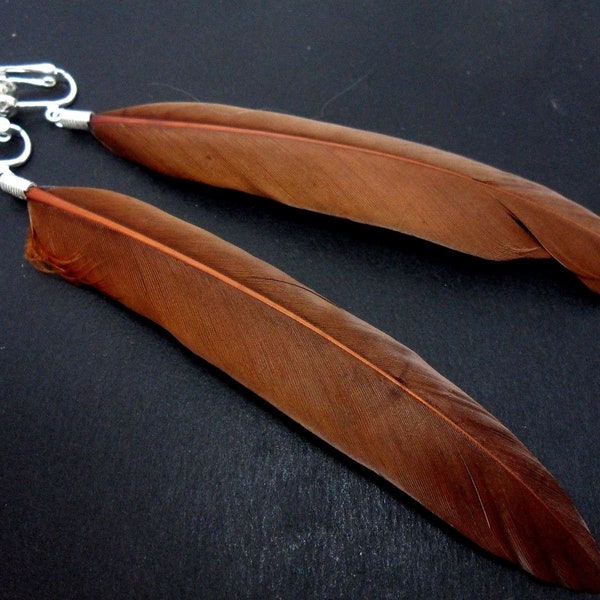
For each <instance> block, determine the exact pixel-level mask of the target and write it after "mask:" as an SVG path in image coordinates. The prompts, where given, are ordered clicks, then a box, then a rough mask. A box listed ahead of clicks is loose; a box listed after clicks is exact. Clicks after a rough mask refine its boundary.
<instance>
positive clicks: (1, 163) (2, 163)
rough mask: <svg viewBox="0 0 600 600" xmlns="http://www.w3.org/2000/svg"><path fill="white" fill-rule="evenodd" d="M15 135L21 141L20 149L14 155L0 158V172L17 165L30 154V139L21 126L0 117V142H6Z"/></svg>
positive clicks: (22, 162) (25, 160)
mask: <svg viewBox="0 0 600 600" xmlns="http://www.w3.org/2000/svg"><path fill="white" fill-rule="evenodd" d="M15 137H17V138H19V140H20V142H21V146H22V148H21V151H20V152H19V153H18V154H17V155H16V156H11V157H9V158H0V172H3V171H6V170H8V169H10V167H18V166H20V165H22V164H24V163H25V162H27V159H28V158H29V157H30V156H31V139H30V138H29V136H28V135H27V132H25V131H24V130H23V129H22V128H21V127H19V126H18V125H15V124H14V123H11V122H10V121H9V120H8V119H7V118H5V117H0V144H6V143H8V142H10V140H12V139H14V138H15Z"/></svg>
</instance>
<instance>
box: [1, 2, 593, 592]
mask: <svg viewBox="0 0 600 600" xmlns="http://www.w3.org/2000/svg"><path fill="white" fill-rule="evenodd" d="M445 4H446V3H437V2H366V1H365V2H339V3H335V2H330V1H320V2H294V3H291V2H289V3H285V2H284V3H281V2H273V1H265V2H256V3H250V2H248V3H239V2H212V3H199V2H192V1H189V0H188V1H184V0H181V1H172V2H168V3H167V2H165V3H148V2H141V1H138V2H108V1H105V2H95V1H94V2H92V1H83V2H69V1H53V2H35V3H25V2H16V1H13V0H6V2H3V3H2V7H1V8H0V10H1V12H0V40H1V43H2V46H1V48H2V51H1V61H0V62H2V63H20V62H34V61H52V62H55V63H56V64H59V65H61V66H63V67H65V68H66V69H68V70H69V71H70V72H72V73H73V74H74V76H75V77H76V79H77V81H78V82H79V85H80V96H79V100H78V102H77V107H79V108H92V109H96V110H102V109H108V108H111V107H119V106H126V105H131V104H139V103H145V102H153V101H161V100H188V99H189V98H190V97H193V98H198V99H201V100H203V101H212V102H224V103H229V104H237V105H242V106H248V107H253V108H268V109H274V110H279V111H282V112H289V113H293V114H297V115H301V116H307V117H316V118H320V119H323V120H327V121H332V122H336V123H341V124H347V125H351V126H355V127H359V128H364V129H371V130H376V131H380V132H384V133H388V134H392V135H397V136H399V137H404V138H409V139H413V140H416V141H420V142H424V143H428V144H431V145H434V146H437V147H441V148H444V149H448V150H451V151H455V152H458V153H460V154H464V155H467V156H470V157H473V158H476V159H479V160H482V161H484V162H487V163H490V164H493V165H495V166H498V167H501V168H504V169H506V170H509V171H512V172H516V173H519V174H521V175H523V176H526V177H528V178H531V179H534V180H537V181H539V182H541V183H544V184H546V185H548V186H549V187H552V188H554V189H556V190H558V191H560V192H561V193H563V194H565V195H566V196H568V197H570V198H572V199H573V200H576V201H578V202H580V203H581V204H583V205H585V206H587V207H589V208H590V209H592V210H594V211H595V212H600V194H599V191H600V168H599V166H600V160H599V159H600V152H599V148H600V100H599V98H600V83H599V81H600V79H599V77H598V75H599V72H600V51H599V47H600V46H599V44H598V30H599V28H600V4H599V3H597V2H594V1H590V2H580V1H570V2H560V1H543V0H535V1H534V0H530V1H528V2H510V3H509V2H491V1H484V2H458V3H452V6H453V8H440V6H443V5H445ZM244 5H245V7H244ZM21 123H23V124H25V125H26V127H27V129H28V131H29V133H30V134H31V136H32V138H33V140H34V145H35V156H34V158H33V159H32V160H31V162H30V163H29V164H28V166H27V167H26V168H23V169H21V171H20V173H21V174H22V175H24V176H26V177H29V178H31V179H34V180H35V181H36V182H38V183H40V184H61V185H66V184H72V185H83V186H89V187H92V186H96V187H104V188H108V189H113V190H115V191H120V192H123V193H128V194H131V195H134V196H137V197H139V198H142V199H145V200H146V201H148V202H151V203H153V204H156V205H157V206H159V207H161V208H163V209H165V210H167V211H168V212H171V213H174V214H176V215H179V216H181V217H183V218H185V219H187V220H188V221H191V222H193V223H197V224H199V225H201V226H203V227H205V228H207V229H209V230H210V231H212V232H214V233H217V234H219V235H221V236H222V237H224V238H225V239H227V240H229V241H231V242H233V243H235V244H237V245H239V246H241V247H243V248H245V249H247V250H249V251H250V252H252V253H254V254H256V255H258V256H260V257H261V258H264V259H266V260H267V261H269V262H271V263H273V264H275V265H277V266H278V267H280V268H281V269H283V270H284V271H287V272H288V273H290V274H291V275H293V276H294V277H296V278H297V279H299V280H300V281H302V282H304V283H306V284H308V285H309V286H311V287H313V288H315V289H316V290H317V291H319V292H320V293H321V294H323V295H324V296H326V297H328V298H330V299H331V300H333V301H334V302H336V303H337V304H339V305H341V306H342V307H344V308H346V309H348V310H350V311H351V312H353V313H355V314H357V315H359V316H360V317H362V318H364V319H366V320H367V321H369V322H371V323H372V324H374V325H376V326H378V327H379V328H381V329H383V330H384V331H386V332H387V333H389V334H391V335H392V336H393V337H395V338H397V339H398V340H400V341H401V342H403V343H405V344H406V345H408V346H409V347H411V348H413V349H414V350H416V351H417V352H419V353H420V354H421V355H422V356H423V357H424V358H425V359H426V360H428V361H429V362H430V363H431V364H432V365H433V366H435V367H436V368H437V369H438V370H440V371H441V372H442V373H444V374H445V375H446V376H447V377H448V378H450V379H451V380H453V381H454V382H455V383H457V384H458V385H460V386H461V387H462V388H463V389H465V390H466V391H467V392H469V393H470V394H471V395H472V396H474V397H475V398H476V399H478V400H479V401H480V402H481V403H482V404H483V405H484V406H486V407H487V408H488V409H490V410H491V411H492V412H493V413H494V414H495V415H496V416H498V417H499V418H500V420H502V421H503V422H504V423H505V424H507V425H508V426H509V427H510V428H511V429H512V430H513V431H514V432H515V433H516V434H517V435H518V436H519V437H520V438H521V439H522V440H523V441H524V442H525V443H526V444H527V445H528V446H529V447H530V448H531V449H532V450H533V452H534V453H535V454H536V455H537V456H538V457H539V458H540V459H541V461H542V462H543V463H544V464H545V465H546V466H547V467H548V468H549V470H550V471H551V472H552V473H553V474H554V475H555V476H556V477H557V479H558V480H559V481H560V482H561V484H562V485H563V486H564V487H565V489H566V490H567V492H568V493H569V494H570V496H571V497H572V498H573V500H574V502H575V504H576V505H577V506H578V508H579V509H580V511H581V513H582V514H583V515H584V517H585V519H586V521H587V522H588V524H589V526H590V529H591V530H592V532H593V533H594V534H595V536H596V537H600V485H599V483H598V480H599V478H600V463H599V460H598V459H599V456H600V435H599V433H598V431H599V428H600V408H599V407H600V402H599V398H598V392H599V391H600V368H599V367H600V358H599V351H598V350H599V335H600V300H599V298H598V297H596V296H593V295H592V294H591V293H589V292H588V291H587V290H586V289H584V288H583V287H582V286H581V285H580V284H579V283H578V282H577V281H576V280H575V278H574V277H572V276H570V275H569V274H568V273H565V272H564V271H563V270H562V269H561V268H560V267H558V266H555V265H552V264H550V263H545V262H520V263H511V264H491V263H487V262H484V261H480V260H476V259H472V258H469V257H465V256H462V255H458V254H456V253H453V252H450V251H447V250H444V249H441V248H437V247H435V246H433V245H430V244H427V243H425V242H420V241H416V240H413V239H410V238H407V237H405V236H402V235H400V234H393V233H388V232H382V231H378V230H375V229H372V228H368V227H362V226H358V225H354V224H350V223H345V222H342V221H339V220H335V219H330V218H325V217H320V216H316V215H311V214H305V213H301V212H298V211H295V210H291V209H287V208H284V207H281V206H278V205H276V204H275V203H271V202H268V201H265V200H262V199H260V198H254V197H248V196H244V195H241V194H235V193H231V192H228V191H223V190H213V189H209V188H206V187H203V186H199V185H194V184H189V183H182V182H174V181H170V180H167V179H166V178H162V177H160V176H157V175H154V174H151V173H148V172H146V171H144V170H143V169H141V168H139V167H135V166H132V165H130V164H127V163H125V162H124V161H121V160H119V159H117V158H115V157H113V156H111V155H110V154H109V153H107V152H106V151H104V150H103V149H102V148H101V147H100V146H99V145H97V144H96V142H94V141H93V140H92V139H91V137H90V136H87V135H86V134H84V133H74V132H65V131H59V130H55V129H52V128H50V126H49V125H47V124H45V123H44V122H43V121H42V119H41V116H39V115H38V116H29V117H23V118H22V119H21ZM26 225H27V214H26V208H25V206H24V205H22V204H20V203H19V202H18V201H16V200H12V199H9V198H8V197H3V198H2V202H1V203H0V256H1V259H0V383H1V388H0V389H1V396H2V402H1V403H0V457H1V467H0V520H1V530H0V597H2V598H11V599H12V598H121V597H135V598H489V599H499V600H500V599H502V600H508V599H512V598H535V599H538V598H539V599H541V598H544V599H546V598H551V599H557V598H570V597H578V598H585V597H586V596H585V595H577V596H575V594H573V593H571V592H568V591H564V590H560V589H556V588H551V587H548V586H545V585H543V584H540V583H538V582H537V581H535V580H533V579H532V578H531V577H529V576H528V575H526V574H524V573H522V572H521V571H518V570H516V569H513V568H512V567H509V566H506V565H504V564H502V563H499V562H498V561H496V560H494V559H492V558H490V557H489V556H488V555H486V554H484V553H483V552H480V551H479V550H477V549H476V548H474V547H472V546H471V545H470V544H468V543H466V542H464V541H463V540H462V539H460V538H459V537H458V536H456V535H455V534H454V533H452V532H451V531H449V530H448V529H447V528H445V527H443V526H441V525H440V524H439V523H438V522H437V521H436V520H434V519H432V518H431V517H429V516H428V515H426V514H425V513H424V512H423V511H422V510H420V509H419V508H418V507H417V506H415V505H414V503H412V502H411V501H409V500H407V499H406V498H405V497H404V496H403V495H402V494H401V493H399V492H396V491H394V490H393V489H392V488H391V487H389V486H388V485H386V484H384V483H382V482H381V481H380V480H378V479H377V478H376V477H374V476H371V475H370V474H369V473H367V472H366V471H364V470H363V469H361V468H358V467H356V466H355V465H354V464H352V463H351V462H350V461H348V460H346V459H345V458H343V457H342V456H340V455H339V454H338V453H336V452H334V451H332V450H330V449H328V448H327V447H326V446H325V445H324V444H322V443H320V442H318V441H316V440H315V439H314V438H313V437H312V436H311V435H309V434H307V433H305V432H303V431H302V430H301V429H300V428H299V427H297V426H296V425H294V424H293V423H291V422H290V421H289V420H287V419H285V418H283V417H281V416H280V415H279V414H278V413H277V412H275V411H274V410H272V409H270V408H268V407H267V406H266V405H265V403H264V402H262V401H261V400H260V399H259V398H256V397H255V396H253V395H252V394H251V393H249V392H247V391H246V390H244V389H243V388H241V387H239V386H238V385H237V384H235V383H233V382H232V381H231V380H230V379H229V378H228V377H227V376H225V375H223V374H221V373H219V372H217V371H216V370H215V369H214V368H212V367H210V366H209V365H207V364H205V363H204V362H203V361H201V360H199V359H197V358H195V357H194V356H192V355H191V354H190V353H189V352H187V351H186V350H185V349H182V348H181V347H180V346H179V345H178V344H177V343H176V342H174V341H173V340H172V339H171V338H170V337H169V336H168V335H166V334H165V333H163V332H162V331H160V330H159V329H158V328H156V327H154V326H152V325H151V324H149V323H147V322H145V321H144V320H142V319H140V318H138V317H137V316H135V315H134V314H131V313H130V312H128V311H126V310H124V309H123V308H121V307H120V306H118V305H117V304H115V303H113V302H111V301H108V300H106V299H105V298H103V297H101V296H100V295H98V294H95V293H93V292H90V291H89V290H86V289H82V288H77V287H74V286H71V285H69V284H68V283H65V282H63V281H60V280H59V279H57V278H53V277H48V276H45V275H43V274H40V273H38V272H36V271H34V270H33V269H32V268H31V267H30V266H29V265H28V264H27V263H26V262H25V261H24V259H23V258H22V249H23V240H24V234H25V230H26Z"/></svg>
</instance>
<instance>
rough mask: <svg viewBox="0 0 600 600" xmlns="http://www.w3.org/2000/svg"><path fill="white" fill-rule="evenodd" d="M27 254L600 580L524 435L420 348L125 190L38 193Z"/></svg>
mask: <svg viewBox="0 0 600 600" xmlns="http://www.w3.org/2000/svg"><path fill="white" fill-rule="evenodd" d="M27 199H28V201H29V214H30V230H29V241H28V247H27V256H28V258H29V259H30V260H31V261H32V262H33V264H34V265H36V266H37V267H39V268H41V269H43V270H46V271H52V272H56V273H58V274H60V275H61V276H62V277H64V278H66V279H68V280H71V281H74V282H77V283H81V284H87V285H90V286H92V287H94V288H96V289H98V290H100V291H101V292H103V293H105V294H107V295H108V296H110V297H112V298H115V299H117V300H118V301H119V302H121V303H123V304H124V305H125V306H127V307H129V308H130V309H133V310H134V311H136V312H138V313H140V314H142V315H144V316H145V317H148V318H149V319H151V320H153V321H155V322H156V323H158V324H160V325H161V326H162V327H164V328H165V329H166V330H168V331H169V332H170V333H171V334H173V335H174V336H175V337H176V338H178V339H179V340H180V341H181V342H182V343H183V344H184V345H185V346H187V347H188V348H189V349H190V350H192V351H193V352H194V353H196V354H198V355H199V356H201V357H203V358H204V359H206V360H207V361H209V362H211V363H212V364H214V365H216V366H217V367H219V368H220V369H222V370H223V371H225V372H226V373H228V374H229V375H230V376H231V377H233V378H234V379H236V380H238V381H239V382H241V383H242V384H244V385H245V386H246V387H248V388H249V389H251V390H253V391H254V392H256V393H257V394H259V395H260V396H262V397H263V398H265V399H266V400H267V401H269V402H270V403H272V404H273V405H274V406H275V407H277V408H278V409H279V410H280V411H282V412H283V413H285V414H286V415H288V416H289V417H291V418H292V419H294V420H296V421H297V422H299V423H300V424H302V425H303V426H304V427H306V428H307V429H308V430H310V431H311V432H313V433H314V434H316V435H317V436H319V437H321V438H322V439H324V440H326V441H327V442H328V443H330V444H331V445H332V446H334V447H335V448H337V449H339V450H341V451H342V452H344V453H345V454H347V455H348V456H349V457H351V458H352V459H354V460H355V461H357V462H359V463H361V464H363V465H365V466H367V467H368V468H370V469H372V470H373V471H375V472H376V473H378V474H380V475H381V476H382V477H384V478H385V479H387V480H389V481H390V482H392V483H393V484H394V485H396V486H397V487H399V488H400V489H401V490H403V491H404V492H406V493H407V494H409V495H410V496H412V497H413V498H415V499H416V500H417V501H418V502H420V503H421V504H422V505H423V506H425V507H426V508H427V509H428V510H430V511H431V512H432V513H434V514H436V515H438V516H439V517H440V518H442V519H443V520H445V521H446V522H448V523H449V524H450V525H452V526H453V527H454V528H456V529H457V530H458V531H460V532H461V533H462V534H463V535H465V536H466V537H468V538H470V539H471V540H473V541H474V542H475V543H477V544H479V545H480V546H482V547H483V548H485V549H486V550H488V551H490V552H492V553H494V554H496V555H497V556H500V557H502V558H503V559H506V560H508V561H510V562H512V563H516V564H518V565H520V566H521V567H523V568H524V569H525V570H527V571H528V572H530V573H532V574H533V575H534V576H536V577H538V578H540V579H542V580H545V581H548V582H552V583H555V584H562V585H565V586H567V587H571V588H574V589H578V590H591V591H600V553H599V550H598V547H597V546H596V543H595V541H594V540H593V538H592V535H591V534H590V532H589V530H588V528H587V527H586V525H585V523H584V522H583V520H582V518H581V516H580V515H579V513H578V512H577V510H576V509H575V507H574V506H573V504H572V503H571V501H570V500H569V499H568V497H567V496H566V495H565V493H564V492H563V491H562V489H561V488H560V486H559V485H558V483H557V482H556V481H555V480H554V479H553V478H552V476H551V475H550V474H549V473H548V472H547V471H546V470H545V469H544V467H543V466H542V465H541V464H540V463H539V462H538V461H537V460H536V459H535V458H534V457H533V455H532V454H531V453H530V452H529V451H528V450H527V449H526V448H525V447H524V446H523V444H522V443H521V442H519V441H518V440H517V438H516V437H515V436H514V435H513V434H512V433H510V432H509V431H508V430H507V429H506V428H505V427H504V426H503V425H501V424H500V423H499V422H498V421H497V420H496V419H495V418H494V417H493V416H492V415H491V414H489V413H488V412H487V411H486V410H485V409H483V408H482V407H481V406H480V405H479V404H477V403H476V402H475V401H474V400H472V399H471V398H470V397H468V396H467V395H466V394H465V393H464V392H462V391H461V390H459V389H458V388H457V387H456V386H454V385H453V384H452V383H450V382H449V381H448V380H446V379H445V378H444V377H442V376H441V375H440V374H438V373H437V372H436V371H434V370H433V369H432V368H431V367H430V366H428V365H427V364H426V363H425V362H424V361H423V360H422V359H421V358H419V357H418V356H417V355H416V354H414V353H413V352H412V351H410V350H409V349H408V348H406V347H404V346H403V345H401V344H399V343H398V342H396V341H394V340H393V339H391V338H390V337H389V336H387V335H386V334H384V333H382V332H381V331H379V330H377V329H375V328H374V327H372V326H370V325H368V324H367V323H365V322H363V321H361V320H359V319H358V318H356V317H354V316H352V315H350V314H348V313H347V312H345V311H343V310H342V309H340V308H338V307H336V306H334V305H332V304H331V303H330V302H328V301H327V300H325V299H324V298H322V297H321V296H319V295H318V294H316V293H315V292H313V291H311V290H310V289H307V288H306V287H304V286H303V285H301V284H300V283H298V282H297V281H295V280H293V279H292V278H290V277H289V276H287V275H285V274H284V273H282V272H280V271H279V270H277V269H276V268H274V267H272V266H270V265H268V264H266V263H264V262H262V261H260V260H258V259H257V258H254V257H252V256H250V255H248V254H247V253H245V252H244V251H242V250H241V249H239V248H236V247H234V246H232V245H230V244H228V243H226V242H224V241H223V240H221V239H219V238H217V237H215V236H213V235H211V234H210V233H207V232H206V231H203V230H201V229H199V228H197V227H194V226H192V225H190V224H188V223H185V222H183V221H180V220H178V219H176V218H174V217H171V216H169V215H166V214H165V213H163V212H161V211H159V210H158V209H156V208H153V207H150V206H149V205H147V204H145V203H142V202H140V201H137V200H134V199H132V198H129V197H126V196H122V195H119V194H116V193H113V192H108V191H103V190H93V189H83V188H55V189H51V190H43V189H41V188H37V187H32V188H31V189H30V190H29V191H28V192H27Z"/></svg>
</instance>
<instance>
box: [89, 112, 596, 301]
mask: <svg viewBox="0 0 600 600" xmlns="http://www.w3.org/2000/svg"><path fill="white" fill-rule="evenodd" d="M90 129H91V131H92V132H93V134H94V135H95V136H96V137H97V138H98V139H99V140H100V141H101V142H102V143H103V144H105V145H106V146H107V147H108V148H110V149H111V150H112V151H114V152H115V153H117V154H119V155H122V156H124V157H126V158H128V159H131V160H134V161H137V162H139V163H142V164H144V165H146V166H148V167H150V168H153V169H155V170H157V171H160V172H162V173H166V174H168V175H172V176H175V177H183V178H187V179H192V180H196V181H201V182H204V183H207V184H210V185H214V186H220V187H228V188H234V189H237V190H242V191H245V192H249V193H252V194H257V195H262V196H266V197H268V198H272V199H275V200H278V201H280V202H283V203H285V204H289V205H292V206H295V207H299V208H304V209H309V210H313V211H318V212H322V213H326V214H330V215H335V216H338V217H345V218H348V219H352V220H354V221H359V222H363V223H369V224H371V225H377V226H381V227H387V228H390V229H394V230H397V231H402V232H405V233H408V234H411V235H414V236H417V237H421V238H424V239H427V240H430V241H433V242H436V243H439V244H442V245H444V246H447V247H449V248H453V249H455V250H460V251H462V252H466V253H468V254H472V255H475V256H479V257H482V258H487V259H492V260H509V259H516V258H524V257H525V258H549V257H553V258H555V259H556V260H557V261H558V262H560V263H561V264H562V265H564V266H565V267H566V268H567V269H569V270H571V271H573V272H574V273H575V274H576V275H577V276H578V277H579V278H580V279H581V280H582V281H583V282H584V283H585V284H586V285H587V286H588V287H589V288H590V289H592V290H593V291H595V292H600V218H599V217H598V216H597V215H595V214H594V213H592V212H590V211H589V210H587V209H586V208H584V207H583V206H580V205H579V204H576V203H574V202H572V201H570V200H568V199H566V198H565V197H563V196H561V195H560V194H558V193H556V192H554V191H552V190H550V189H548V188H546V187H543V186H542V185H539V184H536V183H533V182H531V181H527V180H526V179H523V178H520V177H517V176H516V175H511V174H509V173H505V172H503V171H500V170H498V169H495V168H493V167H489V166H487V165H484V164H481V163H478V162H475V161H473V160H470V159H467V158H464V157H461V156H457V155H455V154H451V153H448V152H444V151H441V150H437V149H435V148H431V147H428V146H423V145H420V144H415V143H412V142H408V141H404V140H400V139H396V138H392V137H388V136H384V135H379V134H375V133H370V132H366V131H359V130H356V129H351V128H347V127H341V126H337V125H331V124H326V123H320V122H317V121H312V120H309V119H302V118H298V117H292V116H288V115H282V114H277V113H270V112H264V111H255V110H248V109H243V108H236V107H232V106H223V105H217V104H202V103H170V104H169V103H167V104H148V105H143V106H135V107H130V108H125V109H120V110H115V111H111V112H108V113H103V114H98V115H94V116H93V117H92V120H91V123H90Z"/></svg>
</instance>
